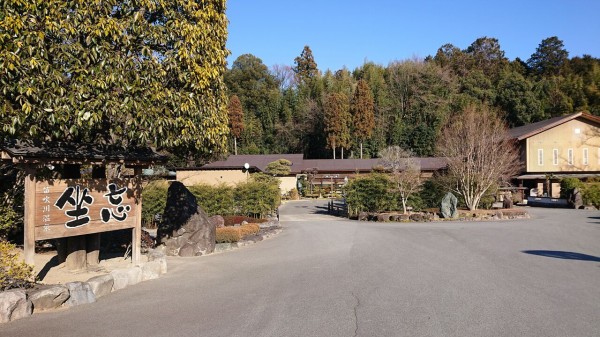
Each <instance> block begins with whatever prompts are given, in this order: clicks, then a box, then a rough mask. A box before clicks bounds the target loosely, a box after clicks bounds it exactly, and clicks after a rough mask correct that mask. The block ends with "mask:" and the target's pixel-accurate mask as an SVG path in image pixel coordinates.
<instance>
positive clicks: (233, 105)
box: [227, 95, 244, 155]
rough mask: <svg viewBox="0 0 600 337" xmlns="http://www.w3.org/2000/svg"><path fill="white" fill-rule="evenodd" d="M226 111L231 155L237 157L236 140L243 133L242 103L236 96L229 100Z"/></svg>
mask: <svg viewBox="0 0 600 337" xmlns="http://www.w3.org/2000/svg"><path fill="white" fill-rule="evenodd" d="M227 110H228V112H229V129H230V130H231V135H232V136H233V149H234V152H233V153H234V154H236V155H237V140H238V138H240V136H241V135H242V131H244V111H243V110H242V103H241V102H240V99H239V98H238V97H237V96H236V95H233V96H231V98H229V105H228V106H227Z"/></svg>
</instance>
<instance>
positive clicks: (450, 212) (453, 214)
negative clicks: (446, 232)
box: [440, 192, 458, 219]
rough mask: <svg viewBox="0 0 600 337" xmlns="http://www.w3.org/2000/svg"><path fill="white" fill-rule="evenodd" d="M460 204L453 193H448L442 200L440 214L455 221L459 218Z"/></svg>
mask: <svg viewBox="0 0 600 337" xmlns="http://www.w3.org/2000/svg"><path fill="white" fill-rule="evenodd" d="M457 204H458V199H456V197H455V196H454V194H452V192H448V193H446V195H445V196H444V198H443V199H442V204H441V206H440V213H441V214H442V217H443V218H446V219H454V218H457V217H458V208H457V207H456V205H457Z"/></svg>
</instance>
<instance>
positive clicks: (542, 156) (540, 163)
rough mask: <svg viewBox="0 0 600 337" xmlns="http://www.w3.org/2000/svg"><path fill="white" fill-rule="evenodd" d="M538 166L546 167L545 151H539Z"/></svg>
mask: <svg viewBox="0 0 600 337" xmlns="http://www.w3.org/2000/svg"><path fill="white" fill-rule="evenodd" d="M538 165H539V166H542V165H544V149H538Z"/></svg>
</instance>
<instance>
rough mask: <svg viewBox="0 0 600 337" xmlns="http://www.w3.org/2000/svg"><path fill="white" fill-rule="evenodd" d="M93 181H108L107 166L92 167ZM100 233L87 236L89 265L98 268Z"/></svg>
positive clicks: (86, 245)
mask: <svg viewBox="0 0 600 337" xmlns="http://www.w3.org/2000/svg"><path fill="white" fill-rule="evenodd" d="M92 179H106V166H104V165H94V166H92ZM101 236H102V235H101V234H100V233H95V234H88V235H86V236H85V251H86V254H87V265H88V266H97V265H98V264H100V238H101Z"/></svg>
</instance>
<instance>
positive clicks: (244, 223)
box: [240, 220, 248, 226]
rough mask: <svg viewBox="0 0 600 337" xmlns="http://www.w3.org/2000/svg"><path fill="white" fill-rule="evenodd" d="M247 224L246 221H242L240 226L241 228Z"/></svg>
mask: <svg viewBox="0 0 600 337" xmlns="http://www.w3.org/2000/svg"><path fill="white" fill-rule="evenodd" d="M247 224H248V221H246V220H244V221H242V223H241V224H240V225H242V226H243V225H247Z"/></svg>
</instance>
